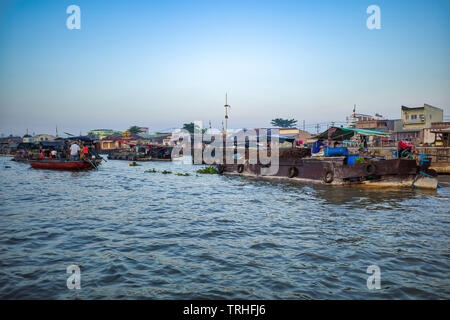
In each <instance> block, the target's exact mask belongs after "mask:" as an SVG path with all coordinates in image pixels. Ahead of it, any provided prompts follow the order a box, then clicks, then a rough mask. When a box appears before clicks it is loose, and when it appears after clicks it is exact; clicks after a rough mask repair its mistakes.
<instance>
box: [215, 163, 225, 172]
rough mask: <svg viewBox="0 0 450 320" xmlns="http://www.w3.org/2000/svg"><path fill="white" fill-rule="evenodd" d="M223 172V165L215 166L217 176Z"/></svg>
mask: <svg viewBox="0 0 450 320" xmlns="http://www.w3.org/2000/svg"><path fill="white" fill-rule="evenodd" d="M224 171H225V166H224V165H223V164H219V165H218V166H217V172H219V174H222V173H223V172H224Z"/></svg>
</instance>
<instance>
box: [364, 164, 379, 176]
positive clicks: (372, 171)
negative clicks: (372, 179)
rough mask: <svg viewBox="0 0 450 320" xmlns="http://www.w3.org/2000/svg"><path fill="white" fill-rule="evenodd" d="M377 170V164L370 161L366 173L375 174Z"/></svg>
mask: <svg viewBox="0 0 450 320" xmlns="http://www.w3.org/2000/svg"><path fill="white" fill-rule="evenodd" d="M376 171H377V166H376V165H375V164H373V163H369V164H368V165H367V166H366V173H367V174H368V175H369V176H370V175H372V174H375V172H376Z"/></svg>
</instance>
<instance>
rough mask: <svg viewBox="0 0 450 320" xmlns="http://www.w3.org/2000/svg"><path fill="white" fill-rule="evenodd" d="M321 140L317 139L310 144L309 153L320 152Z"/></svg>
mask: <svg viewBox="0 0 450 320" xmlns="http://www.w3.org/2000/svg"><path fill="white" fill-rule="evenodd" d="M322 141H323V140H322V139H319V140H317V141H316V142H314V143H313V144H312V146H311V153H319V152H320V148H321V147H323V145H324V144H323V142H322Z"/></svg>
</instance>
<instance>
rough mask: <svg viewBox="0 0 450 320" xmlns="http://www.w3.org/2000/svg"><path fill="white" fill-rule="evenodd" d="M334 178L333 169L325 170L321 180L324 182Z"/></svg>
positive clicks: (329, 181)
mask: <svg viewBox="0 0 450 320" xmlns="http://www.w3.org/2000/svg"><path fill="white" fill-rule="evenodd" d="M333 180H334V172H333V170H330V169H328V170H325V172H324V174H323V182H325V183H331V182H333Z"/></svg>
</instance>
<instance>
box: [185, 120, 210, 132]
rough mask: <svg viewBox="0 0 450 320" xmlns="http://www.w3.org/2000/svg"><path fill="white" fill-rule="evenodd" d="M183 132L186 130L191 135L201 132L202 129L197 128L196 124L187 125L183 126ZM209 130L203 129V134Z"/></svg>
mask: <svg viewBox="0 0 450 320" xmlns="http://www.w3.org/2000/svg"><path fill="white" fill-rule="evenodd" d="M183 130H186V131H188V132H190V133H195V132H200V127H199V126H196V125H195V123H193V122H191V123H185V124H183ZM206 130H207V129H202V133H205V132H206Z"/></svg>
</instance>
